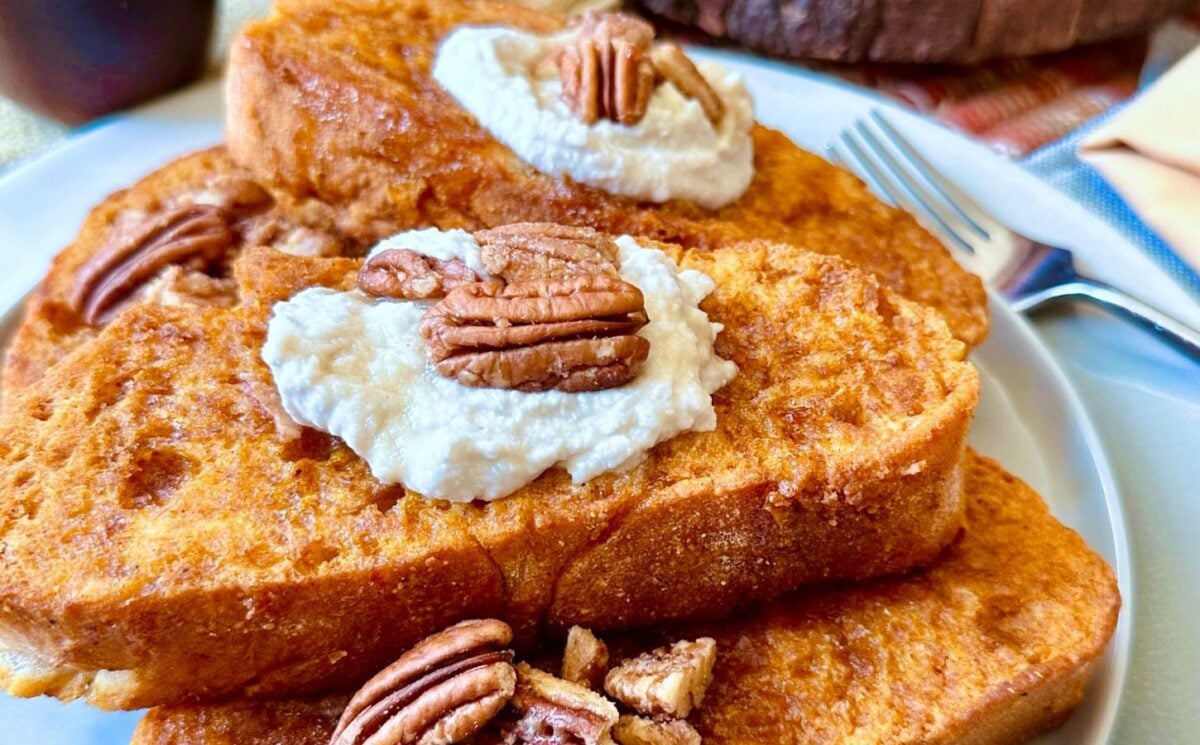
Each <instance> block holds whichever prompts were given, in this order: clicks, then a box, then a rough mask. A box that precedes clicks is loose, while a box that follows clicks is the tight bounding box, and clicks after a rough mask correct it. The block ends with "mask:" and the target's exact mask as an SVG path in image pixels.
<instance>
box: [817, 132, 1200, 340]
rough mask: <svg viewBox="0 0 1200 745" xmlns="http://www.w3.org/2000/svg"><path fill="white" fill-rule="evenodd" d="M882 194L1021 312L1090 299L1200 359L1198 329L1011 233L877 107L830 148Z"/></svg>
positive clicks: (1061, 252) (1064, 254)
mask: <svg viewBox="0 0 1200 745" xmlns="http://www.w3.org/2000/svg"><path fill="white" fill-rule="evenodd" d="M826 151H827V154H828V155H829V157H830V159H831V160H833V161H834V162H838V163H840V164H841V165H844V166H847V167H849V168H851V169H852V170H854V171H855V172H857V173H858V174H859V175H860V176H862V177H863V178H864V179H865V180H866V181H867V183H868V184H869V185H870V186H871V188H872V189H874V190H875V192H876V193H877V194H880V195H882V196H884V197H885V198H888V199H890V200H891V201H892V203H893V204H896V205H897V206H899V207H902V208H903V209H906V210H908V211H909V212H911V213H912V214H914V215H916V216H917V217H918V218H920V219H921V221H922V223H923V224H924V225H925V226H926V227H928V228H930V229H931V230H932V231H933V232H935V233H936V234H937V235H939V236H940V237H941V238H942V241H943V243H945V244H946V246H947V248H949V249H950V251H951V252H952V253H953V254H954V256H955V258H956V259H958V261H959V263H961V264H962V265H963V266H964V267H965V268H966V269H968V270H969V271H972V272H974V273H975V274H978V275H979V276H980V277H982V278H983V280H984V282H986V283H988V284H990V285H992V286H994V287H995V288H996V289H998V290H999V291H1000V292H1001V294H1003V295H1004V297H1006V298H1007V299H1008V300H1009V302H1010V303H1011V304H1012V307H1013V308H1015V309H1016V310H1018V311H1032V310H1035V309H1037V308H1040V307H1042V306H1044V305H1046V304H1047V303H1050V302H1052V301H1056V300H1066V299H1079V300H1087V301H1090V302H1092V303H1095V304H1096V305H1098V306H1100V307H1102V308H1104V309H1105V310H1108V311H1112V312H1114V313H1116V314H1117V315H1119V316H1122V317H1124V318H1127V319H1129V320H1132V321H1134V322H1136V323H1138V324H1140V325H1141V326H1143V327H1145V328H1147V329H1149V330H1151V331H1153V332H1154V333H1155V334H1157V335H1158V336H1160V337H1161V338H1162V339H1163V340H1165V341H1167V342H1168V343H1170V344H1171V345H1172V346H1174V347H1176V348H1178V349H1179V350H1181V351H1182V352H1184V353H1185V354H1187V355H1189V356H1191V357H1193V358H1194V359H1197V360H1200V331H1197V330H1196V329H1194V328H1191V327H1190V326H1188V325H1186V324H1184V323H1182V322H1180V321H1178V320H1176V319H1174V318H1172V317H1171V316H1168V315H1167V314H1165V313H1163V312H1162V311H1160V310H1157V309H1155V308H1153V307H1151V306H1149V305H1147V304H1146V303H1144V302H1142V301H1141V300H1138V299H1137V298H1135V297H1133V296H1132V295H1129V294H1128V293H1126V292H1125V291H1123V290H1119V289H1117V288H1116V287H1113V286H1111V285H1108V284H1105V283H1104V282H1100V281H1099V280H1095V279H1092V278H1090V277H1085V276H1083V275H1081V274H1080V273H1079V272H1077V271H1076V270H1075V264H1074V262H1073V260H1072V257H1071V252H1070V251H1067V250H1066V249H1063V248H1057V247H1055V246H1048V245H1046V244H1044V243H1039V242H1038V241H1035V240H1032V239H1031V238H1027V237H1025V236H1023V235H1021V234H1020V233H1017V232H1016V231H1014V230H1011V229H1010V228H1008V227H1007V226H1005V225H1004V224H1002V223H1001V222H1000V221H999V220H997V219H996V218H995V217H993V216H992V214H991V213H989V212H988V211H987V210H986V209H984V208H983V207H982V206H980V205H979V203H978V202H976V201H975V200H974V199H972V198H971V197H970V196H968V195H967V194H966V192H964V191H963V190H962V189H960V188H958V187H957V186H956V185H955V184H954V183H953V182H951V181H950V180H949V179H947V178H946V177H945V176H944V175H943V174H942V173H941V172H940V171H939V170H938V169H937V168H936V167H935V166H934V165H933V164H932V163H930V162H929V160H928V159H927V158H925V157H924V156H923V155H921V153H920V152H919V151H918V150H917V149H916V148H915V147H913V145H912V144H911V143H910V142H909V141H908V140H907V139H906V138H905V137H904V136H903V135H901V134H900V133H899V132H898V131H897V130H896V128H895V127H893V126H892V125H891V123H889V122H888V121H887V119H885V118H884V117H883V115H882V114H880V113H879V111H872V112H871V114H870V122H868V121H867V120H866V119H859V120H858V121H856V122H855V123H854V124H853V125H852V126H850V127H848V128H846V129H845V130H843V131H842V132H841V134H840V135H839V136H838V138H837V140H835V141H834V142H832V143H830V144H829V146H828V147H827V149H826Z"/></svg>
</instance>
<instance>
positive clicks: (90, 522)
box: [0, 242, 978, 708]
mask: <svg viewBox="0 0 1200 745" xmlns="http://www.w3.org/2000/svg"><path fill="white" fill-rule="evenodd" d="M662 248H663V249H664V250H666V251H668V252H670V253H672V254H674V255H675V256H676V257H677V258H678V260H679V261H680V262H681V264H682V265H683V266H685V267H691V268H697V269H701V270H703V271H705V272H707V273H708V274H709V275H710V276H711V277H712V278H713V279H714V280H715V282H716V290H715V292H714V293H713V294H712V295H711V296H710V297H709V298H708V299H707V300H706V301H705V304H704V305H703V307H704V309H705V310H706V311H707V312H708V314H709V315H710V317H711V318H712V319H713V320H714V321H717V322H720V323H723V324H724V326H725V330H724V331H723V332H722V333H721V335H720V336H719V337H718V340H717V351H718V353H719V354H721V355H722V356H723V357H725V358H727V359H731V360H733V361H735V362H736V363H737V364H738V366H739V368H740V371H739V373H738V374H737V376H736V377H735V378H734V379H733V381H732V382H730V383H729V384H728V385H726V386H725V387H724V388H723V389H721V390H720V391H718V392H717V393H716V394H715V396H714V405H715V407H716V411H717V421H718V425H717V429H716V431H713V432H693V433H688V434H684V435H682V436H679V437H676V438H675V439H673V440H670V441H668V442H666V443H664V444H662V445H660V446H658V447H656V448H654V449H653V450H652V451H651V452H650V455H649V458H648V459H647V460H646V461H644V462H643V463H642V464H641V465H639V466H636V467H634V468H631V469H628V470H625V471H620V472H611V473H608V474H605V475H603V476H600V477H598V478H595V479H592V480H590V481H588V482H587V483H585V484H574V483H572V482H571V481H570V479H569V478H568V477H567V475H566V474H565V473H564V472H562V471H560V470H551V471H549V472H547V473H546V474H544V475H543V476H542V477H540V478H539V479H537V480H536V481H535V482H534V483H532V484H531V485H529V486H528V487H526V488H524V489H522V490H520V491H518V492H517V493H516V494H515V495H513V496H511V497H508V498H505V499H502V500H498V501H496V502H491V503H486V504H478V503H473V504H447V503H439V502H435V501H430V500H427V499H425V498H423V497H421V496H419V495H415V494H412V493H409V492H406V491H405V489H403V488H402V487H400V486H384V485H381V484H380V483H379V482H378V481H376V480H375V479H374V478H373V477H372V476H371V475H370V473H369V471H368V469H367V466H366V464H365V462H364V461H363V460H361V459H360V458H359V457H358V456H357V455H355V454H354V453H353V452H352V451H350V450H349V449H348V448H347V447H345V446H344V445H343V444H341V443H340V442H339V441H337V440H336V439H334V438H332V437H329V436H327V435H324V434H322V433H319V432H317V431H314V430H307V429H306V430H303V431H301V432H289V430H288V427H287V426H286V422H282V423H281V422H280V420H279V417H278V416H277V414H278V411H279V407H278V402H277V400H275V398H274V396H275V390H274V387H273V385H272V382H271V379H270V376H269V372H268V370H267V368H266V366H265V364H264V363H263V362H262V360H261V357H260V350H261V348H262V344H263V338H264V332H265V323H266V320H267V317H268V316H269V314H270V312H271V308H272V306H273V304H274V303H275V302H276V301H278V300H281V299H285V298H288V297H290V296H291V295H293V294H294V293H296V292H297V291H299V290H300V289H303V288H307V287H310V286H315V285H323V286H329V287H334V288H348V287H349V286H351V285H352V283H353V281H354V277H355V275H356V273H357V271H358V268H359V266H360V264H361V261H359V260H355V259H348V258H311V257H297V256H292V255H287V254H284V253H282V252H280V251H276V250H274V249H270V248H261V247H260V248H254V249H248V250H246V251H243V252H241V253H240V255H239V256H238V258H237V259H236V260H235V263H234V266H233V276H234V282H235V284H236V285H237V297H238V302H237V304H235V305H233V306H230V307H222V306H220V305H210V306H205V305H173V304H168V303H163V302H156V301H154V300H153V299H152V298H148V299H147V300H146V301H144V302H136V303H132V304H129V305H127V306H125V308H124V310H122V311H120V312H119V313H118V314H117V315H116V316H115V318H113V320H111V322H109V323H108V324H107V325H106V326H105V327H104V328H103V330H102V331H100V332H99V333H98V334H96V335H95V336H94V338H91V339H89V340H88V341H87V342H86V343H84V344H81V345H79V346H78V347H77V348H75V349H74V350H73V351H72V352H70V353H69V354H68V355H67V356H66V357H64V358H63V359H62V360H61V361H59V362H58V363H57V364H55V365H54V366H53V367H51V368H50V369H49V370H48V371H47V372H46V374H45V375H44V376H43V377H41V378H40V379H39V380H37V381H36V382H34V383H32V384H30V385H28V386H26V387H25V388H23V389H22V390H20V391H19V392H17V393H16V394H14V395H13V396H12V398H11V399H10V400H7V401H6V402H5V406H4V408H3V411H2V412H0V507H2V509H0V567H3V570H2V571H0V639H3V641H4V644H5V645H6V646H7V647H8V648H9V651H8V653H7V654H5V655H2V656H0V666H3V667H4V668H5V670H3V671H0V679H2V680H3V684H4V687H5V688H7V689H8V690H9V691H11V692H13V693H15V694H18V695H35V694H38V693H50V694H54V695H58V696H60V697H63V698H73V697H79V696H84V697H87V698H88V699H89V700H90V701H92V702H93V703H95V704H97V705H99V706H103V707H120V708H133V707H141V706H149V705H157V704H168V703H180V702H184V701H199V700H205V699H212V698H216V697H220V696H230V695H250V696H259V697H262V696H280V695H294V694H301V693H305V692H309V691H318V690H322V689H329V688H336V687H340V686H344V685H348V684H352V683H356V682H359V681H361V680H362V679H364V678H365V677H366V676H367V675H368V674H369V673H371V672H372V671H374V670H375V669H376V668H377V667H379V666H380V665H381V664H382V663H383V662H385V661H387V660H388V659H390V658H391V657H393V656H394V655H395V653H396V651H397V650H398V649H401V648H403V647H405V646H407V645H408V644H411V643H412V642H413V641H414V640H415V639H417V638H420V637H421V636H423V635H425V634H426V633H428V632H430V631H431V630H434V629H436V628H439V627H441V626H444V625H446V624H447V623H448V622H450V621H453V620H455V619H458V618H462V617H467V616H497V617H500V618H504V619H506V620H509V621H510V622H512V623H513V625H514V626H515V627H516V628H517V630H518V634H519V635H520V636H521V637H522V638H523V639H525V640H529V639H532V638H534V637H535V636H536V635H537V634H538V632H539V631H540V630H541V629H542V628H544V627H550V628H561V627H563V626H565V625H567V624H572V623H580V624H584V625H588V626H591V627H594V628H597V629H612V628H623V627H632V626H637V625H643V624H648V623H652V622H656V621H659V620H664V619H672V618H688V617H715V616H719V615H721V614H724V613H728V612H729V611H731V610H732V609H734V608H737V607H740V606H741V605H742V604H744V603H746V602H750V601H753V600H758V599H765V598H769V597H774V596H777V595H779V594H781V593H782V592H785V591H787V590H789V589H792V588H794V587H796V586H798V585H801V584H804V583H808V582H814V581H820V580H828V579H834V578H838V579H861V578H865V577H870V576H876V575H880V574H886V573H892V572H897V571H903V570H906V569H908V568H910V567H912V566H914V565H919V564H924V563H926V562H928V561H930V560H932V559H933V558H934V557H935V556H936V554H937V553H938V552H939V551H940V550H941V549H942V548H943V547H944V546H945V545H946V544H947V543H948V542H949V541H950V540H951V539H952V538H953V536H954V535H955V533H956V532H957V530H958V529H959V527H960V525H961V520H962V509H963V503H962V498H961V468H960V461H961V456H962V451H963V442H964V437H965V434H966V430H967V427H968V424H969V422H970V419H971V414H972V410H973V407H974V405H975V402H976V399H977V395H978V378H977V373H976V371H975V370H974V368H973V367H972V366H971V365H970V364H969V363H967V362H966V361H965V360H964V356H965V347H964V345H963V344H962V343H961V342H959V341H956V340H955V339H953V338H952V337H951V335H950V334H949V332H948V331H947V329H946V327H945V324H944V323H943V322H942V320H941V318H940V317H939V316H938V315H937V314H936V313H935V312H934V311H932V310H930V309H927V308H925V307H923V306H919V305H917V304H915V303H912V302H910V301H907V300H904V299H902V298H900V297H899V296H898V295H896V294H895V293H893V292H891V291H890V290H886V289H882V288H881V287H880V286H879V284H878V283H877V282H876V281H875V280H874V279H873V278H872V277H871V276H870V275H868V274H866V273H863V272H861V271H859V270H857V269H855V268H854V267H852V266H850V265H849V264H847V263H846V262H844V261H841V260H839V259H835V258H829V257H821V256H818V255H814V254H810V253H807V252H804V251H802V250H800V249H797V248H794V247H790V246H786V245H783V244H772V243H762V242H760V243H756V244H749V245H737V246H729V247H727V248H722V249H717V250H686V249H681V248H679V247H674V246H670V245H666V244H663V245H662ZM294 426H295V425H294V424H293V425H292V427H293V428H294Z"/></svg>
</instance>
